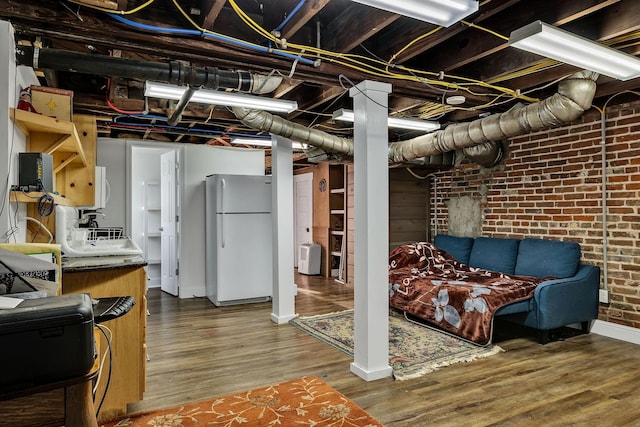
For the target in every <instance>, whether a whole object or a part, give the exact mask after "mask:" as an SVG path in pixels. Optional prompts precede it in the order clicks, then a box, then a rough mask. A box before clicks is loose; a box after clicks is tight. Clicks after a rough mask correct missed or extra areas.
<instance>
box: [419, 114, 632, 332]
mask: <svg viewBox="0 0 640 427" xmlns="http://www.w3.org/2000/svg"><path fill="white" fill-rule="evenodd" d="M600 123H601V122H600V114H599V113H598V112H597V111H596V110H595V109H592V110H590V111H589V112H588V113H587V114H585V115H584V116H583V117H582V119H581V120H578V121H576V122H574V123H572V124H571V125H569V126H564V127H561V128H557V129H553V130H550V131H546V132H535V133H532V134H529V135H524V136H520V137H517V138H513V139H511V140H510V141H509V154H508V158H507V161H506V162H505V164H503V165H500V166H497V167H496V168H493V169H492V170H487V169H484V168H481V167H479V166H477V165H473V164H468V163H464V164H462V165H460V166H458V167H456V168H454V169H452V170H449V171H444V172H439V173H437V174H436V180H434V181H432V185H433V183H434V182H435V183H437V205H436V204H435V200H434V199H433V194H435V192H433V191H432V199H431V212H430V218H431V220H430V228H431V233H432V234H433V233H434V232H435V230H436V227H437V232H438V233H441V234H446V233H447V214H448V212H447V201H448V200H449V199H455V198H459V197H463V196H468V197H473V198H475V199H478V200H480V202H481V207H482V235H484V236H492V237H515V238H524V237H535V238H549V239H557V240H567V241H574V242H578V243H579V244H580V245H581V248H582V261H583V262H585V263H588V264H594V265H598V266H600V267H601V268H603V267H604V265H603V264H604V255H603V244H602V243H603V242H602V224H603V221H602V192H601V191H602V190H601V188H602V159H601V149H602V148H601V129H600V126H601V124H600ZM639 131H640V102H633V103H629V104H623V105H620V106H610V107H608V108H607V111H606V137H605V141H606V158H607V166H606V168H607V169H606V171H607V192H606V193H607V199H606V204H607V240H608V245H607V248H608V287H609V288H610V292H611V298H610V300H611V303H610V304H609V305H604V304H601V305H600V316H599V318H600V319H601V320H605V321H609V322H614V323H618V324H623V325H627V326H632V327H636V328H640V238H639V237H640V133H639ZM435 218H437V221H438V223H437V224H436V223H435Z"/></svg>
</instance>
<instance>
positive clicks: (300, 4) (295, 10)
mask: <svg viewBox="0 0 640 427" xmlns="http://www.w3.org/2000/svg"><path fill="white" fill-rule="evenodd" d="M306 2H307V0H300V2H299V3H298V4H297V5H296V7H294V8H293V10H292V11H291V13H289V15H287V17H286V18H285V19H284V21H282V23H281V24H280V25H278V26H277V27H276V31H280V30H282V29H283V28H284V26H285V25H287V23H288V22H289V20H291V18H293V16H294V15H295V14H296V13H298V11H299V10H300V9H302V6H304V4H305V3H306Z"/></svg>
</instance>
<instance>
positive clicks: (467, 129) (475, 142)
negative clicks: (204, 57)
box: [233, 71, 598, 164]
mask: <svg viewBox="0 0 640 427" xmlns="http://www.w3.org/2000/svg"><path fill="white" fill-rule="evenodd" d="M597 78H598V74H597V73H594V72H592V71H580V72H577V73H574V74H572V75H571V76H569V77H567V78H566V79H564V80H562V81H561V82H560V84H559V85H558V92H557V93H555V94H554V95H552V96H551V97H549V98H546V99H544V100H542V101H539V102H535V103H532V104H529V105H527V106H524V107H520V106H519V107H516V108H512V109H511V110H509V111H507V112H505V113H502V114H495V115H492V116H488V117H485V118H482V119H478V120H475V121H473V122H469V123H460V124H455V125H450V126H447V127H446V128H445V129H443V130H439V131H436V132H433V133H428V134H425V135H421V136H419V137H416V138H413V139H409V140H406V141H398V142H394V143H391V144H389V162H390V163H402V162H410V161H414V160H415V159H419V158H425V157H427V158H428V157H432V156H436V155H438V154H441V153H448V152H452V151H455V150H461V149H467V150H465V151H466V154H467V155H469V157H471V158H474V157H475V158H477V159H482V162H483V163H485V164H495V163H496V160H498V161H499V159H500V158H501V157H502V156H503V153H502V150H501V148H500V147H499V146H500V145H501V144H499V142H500V141H504V140H506V139H508V138H513V137H515V136H519V135H524V134H526V133H529V132H533V131H537V130H543V129H548V128H552V127H556V126H560V125H563V124H566V123H569V122H571V121H573V120H575V119H577V118H578V117H580V116H581V115H582V114H583V113H584V111H586V110H588V109H589V108H591V102H592V101H593V97H594V95H595V91H596V80H597ZM233 112H234V114H236V116H237V117H238V119H240V120H241V121H242V122H243V123H244V124H245V125H247V126H249V127H252V128H254V129H259V130H261V131H265V132H269V133H274V134H276V135H280V136H284V137H286V138H290V139H292V140H295V141H298V142H302V143H306V144H310V145H313V146H314V147H316V148H319V149H322V150H325V151H327V152H331V153H337V154H341V155H344V156H353V140H352V139H347V138H339V137H336V136H333V135H330V134H328V133H326V132H323V131H320V130H317V129H309V128H307V127H304V126H301V125H299V124H296V123H293V122H290V121H288V120H285V119H283V118H281V117H278V116H274V115H273V114H270V113H267V112H265V111H258V110H249V109H238V108H234V109H233ZM469 147H478V148H477V149H473V150H468V148H469ZM483 147H484V148H483ZM483 150H485V151H486V150H489V151H491V152H494V153H495V154H493V160H491V159H490V158H486V157H487V156H486V152H485V153H483ZM314 155H316V154H315V153H314ZM488 157H491V156H488ZM427 164H428V163H427Z"/></svg>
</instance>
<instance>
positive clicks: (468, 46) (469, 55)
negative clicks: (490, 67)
mask: <svg viewBox="0 0 640 427" xmlns="http://www.w3.org/2000/svg"><path fill="white" fill-rule="evenodd" d="M617 1H618V0H609V1H604V2H603V1H602V0H588V2H589V5H588V6H589V9H590V10H594V11H596V10H602V9H603V8H604V7H606V6H609V5H611V4H614V3H616V2H617ZM536 3H537V5H536V6H537V7H536V8H535V9H533V8H531V4H529V3H528V2H523V3H519V4H517V5H516V6H514V7H512V8H509V9H507V10H504V11H501V12H502V13H497V14H495V15H493V17H492V19H491V20H487V22H486V26H487V27H488V29H490V30H492V31H494V32H496V33H497V34H500V35H502V36H504V37H509V35H510V34H511V31H513V30H514V29H517V28H520V27H522V26H524V25H527V24H530V23H531V22H533V21H535V20H536V19H540V20H541V21H543V22H548V23H551V24H555V23H556V22H558V21H561V22H564V23H568V22H572V21H574V20H576V19H578V18H581V17H583V16H584V13H583V7H584V4H583V3H582V2H558V1H557V0H537V2H536ZM483 24H485V23H483ZM508 47H509V43H507V42H505V40H503V39H501V38H500V37H498V36H496V35H494V34H491V33H488V32H486V31H483V30H480V29H476V28H467V29H466V30H465V31H464V32H460V33H459V34H457V35H456V36H455V37H452V38H450V39H449V40H447V41H446V42H442V43H439V44H438V46H437V47H436V48H434V49H432V50H430V51H429V66H430V67H437V68H433V69H434V70H435V71H445V72H451V71H452V70H455V69H458V68H460V67H463V66H465V65H467V64H470V63H473V62H475V61H478V60H480V59H482V58H486V57H488V56H490V55H493V54H495V53H497V52H500V51H502V50H504V49H506V48H508Z"/></svg>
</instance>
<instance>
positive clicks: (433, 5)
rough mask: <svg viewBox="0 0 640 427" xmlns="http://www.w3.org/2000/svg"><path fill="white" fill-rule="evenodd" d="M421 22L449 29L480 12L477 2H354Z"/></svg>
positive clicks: (420, 0) (392, 0)
mask: <svg viewBox="0 0 640 427" xmlns="http://www.w3.org/2000/svg"><path fill="white" fill-rule="evenodd" d="M353 1H354V2H356V3H361V4H366V5H367V6H371V7H376V8H378V9H382V10H386V11H388V12H392V13H397V14H399V15H404V16H408V17H410V18H415V19H418V20H420V21H426V22H431V23H432V24H436V25H440V26H443V27H449V26H450V25H452V24H455V23H456V22H458V21H459V20H461V19H462V18H464V17H466V16H469V15H471V14H472V13H473V12H476V11H477V10H478V1H477V0H353Z"/></svg>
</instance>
